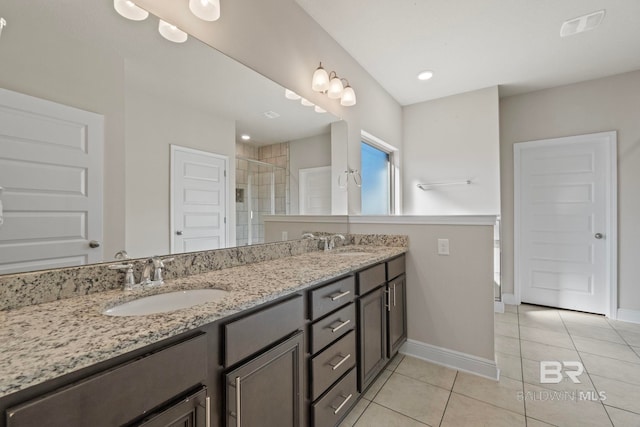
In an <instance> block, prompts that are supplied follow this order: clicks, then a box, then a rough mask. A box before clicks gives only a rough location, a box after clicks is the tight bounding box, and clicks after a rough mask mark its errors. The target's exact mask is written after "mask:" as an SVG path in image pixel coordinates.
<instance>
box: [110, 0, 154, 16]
mask: <svg viewBox="0 0 640 427" xmlns="http://www.w3.org/2000/svg"><path fill="white" fill-rule="evenodd" d="M113 8H114V9H115V10H116V12H118V13H119V14H120V15H122V16H124V17H125V18H127V19H131V20H132V21H144V20H145V19H147V17H148V16H149V12H147V11H146V10H144V9H142V8H141V7H138V6H136V4H135V3H134V2H132V1H131V0H113Z"/></svg>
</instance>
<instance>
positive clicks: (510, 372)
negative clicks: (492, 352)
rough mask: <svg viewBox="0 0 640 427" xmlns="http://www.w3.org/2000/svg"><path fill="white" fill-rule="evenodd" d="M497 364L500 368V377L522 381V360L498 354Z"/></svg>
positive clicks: (509, 355)
mask: <svg viewBox="0 0 640 427" xmlns="http://www.w3.org/2000/svg"><path fill="white" fill-rule="evenodd" d="M496 363H497V364H498V368H500V376H501V377H502V376H505V377H508V378H511V379H513V380H518V381H522V359H520V358H519V357H518V356H513V355H511V354H506V353H499V352H496Z"/></svg>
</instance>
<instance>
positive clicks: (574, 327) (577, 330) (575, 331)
mask: <svg viewBox="0 0 640 427" xmlns="http://www.w3.org/2000/svg"><path fill="white" fill-rule="evenodd" d="M564 325H565V326H566V328H567V330H568V331H569V334H570V335H571V336H572V337H584V338H591V339H594V340H602V341H610V342H614V343H617V344H625V341H624V340H623V339H622V337H621V336H620V334H619V333H618V332H617V331H616V330H615V329H613V328H612V327H610V326H607V327H602V328H601V327H599V326H591V325H583V324H580V323H573V322H567V321H565V322H564Z"/></svg>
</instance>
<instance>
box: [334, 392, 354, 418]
mask: <svg viewBox="0 0 640 427" xmlns="http://www.w3.org/2000/svg"><path fill="white" fill-rule="evenodd" d="M352 396H353V394H350V395H349V396H343V395H340V397H342V398H343V399H344V400H343V401H342V403H341V404H340V405H339V406H338V407H337V408H336V407H335V406H332V407H331V408H332V409H333V410H334V411H333V414H334V415H336V414H337V413H338V412H340V410H341V409H342V408H343V407H344V405H346V404H347V402H348V401H349V400H351V397H352Z"/></svg>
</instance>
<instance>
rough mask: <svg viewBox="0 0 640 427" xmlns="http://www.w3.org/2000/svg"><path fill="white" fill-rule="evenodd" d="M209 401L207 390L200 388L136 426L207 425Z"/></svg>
mask: <svg viewBox="0 0 640 427" xmlns="http://www.w3.org/2000/svg"><path fill="white" fill-rule="evenodd" d="M209 406H210V402H209V398H208V397H207V390H206V389H202V390H200V391H199V392H197V393H195V394H192V395H190V396H188V397H187V398H185V399H184V400H182V401H180V402H178V403H176V404H174V405H171V406H169V407H168V408H166V409H165V410H163V411H162V412H160V413H158V414H156V415H153V416H151V417H149V418H148V419H146V420H145V421H143V422H142V423H140V424H136V426H137V427H209V426H210V425H211V420H210V417H211V413H210V412H207V411H210V407H209Z"/></svg>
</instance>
